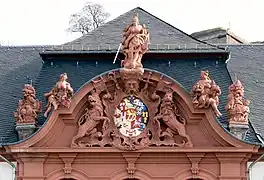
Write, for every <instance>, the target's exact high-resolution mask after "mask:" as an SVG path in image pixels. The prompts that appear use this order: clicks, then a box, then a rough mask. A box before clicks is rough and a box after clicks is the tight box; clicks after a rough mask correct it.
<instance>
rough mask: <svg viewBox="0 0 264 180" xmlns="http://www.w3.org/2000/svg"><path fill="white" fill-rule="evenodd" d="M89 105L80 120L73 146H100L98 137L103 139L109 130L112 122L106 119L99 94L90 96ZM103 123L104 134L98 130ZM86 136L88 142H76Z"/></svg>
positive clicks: (94, 93) (93, 93)
mask: <svg viewBox="0 0 264 180" xmlns="http://www.w3.org/2000/svg"><path fill="white" fill-rule="evenodd" d="M88 103H89V106H88V108H86V112H85V113H84V114H83V115H82V116H81V118H80V119H79V120H78V126H79V129H78V133H77V135H76V136H74V137H73V139H72V146H93V145H98V144H97V142H98V137H102V135H103V133H104V132H105V131H106V130H107V128H108V125H109V121H110V120H109V119H108V118H107V117H104V109H103V105H102V102H101V100H100V97H99V94H98V93H97V92H95V91H92V93H91V95H89V96H88ZM101 121H103V126H102V127H101V131H102V132H100V131H99V129H98V125H99V123H100V122H101ZM84 136H87V137H88V138H89V140H88V142H82V141H79V143H78V144H77V143H76V140H78V139H79V138H82V137H84Z"/></svg>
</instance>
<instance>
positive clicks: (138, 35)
mask: <svg viewBox="0 0 264 180" xmlns="http://www.w3.org/2000/svg"><path fill="white" fill-rule="evenodd" d="M148 44H149V33H148V30H147V28H146V26H145V25H140V24H139V19H138V16H134V17H133V20H132V23H131V24H130V25H129V26H128V27H127V28H126V29H125V30H124V35H123V41H122V45H123V52H124V54H125V59H124V60H123V61H122V66H124V68H127V69H140V70H141V71H143V65H142V63H141V59H142V56H143V54H145V53H146V52H147V50H148Z"/></svg>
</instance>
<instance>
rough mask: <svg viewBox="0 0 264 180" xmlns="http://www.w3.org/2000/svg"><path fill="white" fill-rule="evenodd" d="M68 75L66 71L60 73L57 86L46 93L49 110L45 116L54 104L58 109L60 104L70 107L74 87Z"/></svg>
mask: <svg viewBox="0 0 264 180" xmlns="http://www.w3.org/2000/svg"><path fill="white" fill-rule="evenodd" d="M67 79H68V76H67V74H66V73H63V74H61V75H60V80H59V81H58V82H57V83H56V86H55V87H54V88H53V89H52V90H51V91H50V92H48V93H45V94H44V96H46V98H47V101H48V104H47V110H46V112H45V113H44V116H45V117H47V116H48V113H49V112H50V111H51V109H52V106H53V108H54V110H56V109H57V108H58V107H59V106H63V107H67V108H69V107H70V104H71V98H72V96H73V89H72V88H71V85H70V83H68V82H67Z"/></svg>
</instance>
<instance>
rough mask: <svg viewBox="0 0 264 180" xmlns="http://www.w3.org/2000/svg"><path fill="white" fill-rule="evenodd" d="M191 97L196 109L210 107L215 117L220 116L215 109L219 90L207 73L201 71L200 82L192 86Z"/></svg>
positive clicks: (217, 103)
mask: <svg viewBox="0 0 264 180" xmlns="http://www.w3.org/2000/svg"><path fill="white" fill-rule="evenodd" d="M191 95H192V98H193V99H192V102H193V104H194V106H195V107H196V108H208V107H209V106H210V105H211V106H212V108H213V110H214V112H215V115H216V116H217V117H219V116H221V115H222V114H221V113H220V111H219V110H218V108H217V106H218V105H219V97H218V96H220V95H221V89H220V87H219V86H217V85H216V83H215V82H214V81H213V80H211V79H210V77H209V72H208V71H201V75H200V80H199V81H198V82H197V83H196V84H195V85H194V86H193V88H192V91H191Z"/></svg>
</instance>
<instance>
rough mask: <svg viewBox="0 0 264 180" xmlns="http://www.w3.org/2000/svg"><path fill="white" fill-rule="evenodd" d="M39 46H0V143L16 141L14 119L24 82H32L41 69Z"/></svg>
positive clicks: (40, 49)
mask: <svg viewBox="0 0 264 180" xmlns="http://www.w3.org/2000/svg"><path fill="white" fill-rule="evenodd" d="M41 51H42V48H41V47H3V46H0V87H1V88H0V92H1V97H0V114H1V118H0V124H1V125H0V143H1V142H14V141H17V135H16V131H15V128H14V127H15V119H14V118H13V112H14V111H15V110H16V108H17V105H18V100H19V99H21V97H22V89H23V86H24V84H25V83H30V80H32V82H34V80H35V78H36V76H37V74H38V72H39V71H40V69H41V65H42V63H41V57H40V56H39V52H41Z"/></svg>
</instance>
